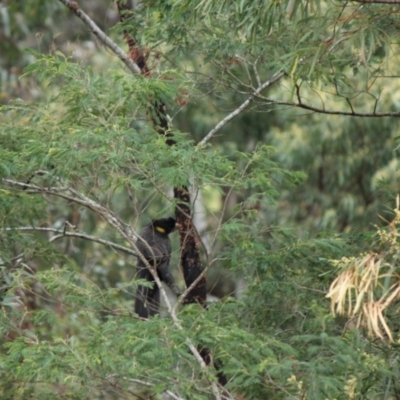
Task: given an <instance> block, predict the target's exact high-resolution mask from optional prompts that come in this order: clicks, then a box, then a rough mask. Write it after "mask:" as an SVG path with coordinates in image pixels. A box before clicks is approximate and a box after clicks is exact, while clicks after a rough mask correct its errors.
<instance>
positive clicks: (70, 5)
mask: <svg viewBox="0 0 400 400" xmlns="http://www.w3.org/2000/svg"><path fill="white" fill-rule="evenodd" d="M59 1H60V2H61V3H63V4H64V5H66V6H67V7H68V8H69V9H70V10H71V11H72V12H73V13H74V14H75V15H76V16H77V17H78V18H80V19H81V20H82V21H83V22H84V23H85V24H86V25H87V26H88V27H89V28H90V30H91V31H92V32H93V33H94V34H95V35H96V36H97V37H98V38H99V40H100V41H101V43H103V44H104V46H106V47H108V48H109V49H110V50H111V51H112V52H113V53H114V54H115V55H117V56H118V57H119V58H120V59H121V61H122V62H123V63H124V64H125V65H126V66H127V67H128V68H129V70H130V71H131V72H133V73H134V74H140V68H139V67H138V66H137V64H135V63H134V62H133V61H132V60H131V59H130V58H129V57H128V55H127V54H126V53H125V52H124V51H123V50H122V49H121V47H119V46H118V45H117V44H116V43H115V42H114V41H112V40H111V39H110V38H109V37H108V36H107V35H106V34H105V33H104V32H103V31H102V30H101V29H100V28H99V27H98V26H97V24H96V23H95V22H94V21H93V20H92V19H91V18H90V17H89V16H88V15H87V14H86V13H85V12H84V11H82V10H81V9H80V8H79V4H78V3H77V2H75V1H70V0H59Z"/></svg>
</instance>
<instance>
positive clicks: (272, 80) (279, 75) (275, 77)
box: [197, 71, 285, 146]
mask: <svg viewBox="0 0 400 400" xmlns="http://www.w3.org/2000/svg"><path fill="white" fill-rule="evenodd" d="M284 75H285V73H284V72H283V71H280V72H277V73H276V74H275V75H273V76H272V77H271V78H270V79H268V80H267V81H266V82H264V83H263V84H262V85H261V86H259V87H258V88H257V89H256V90H255V91H254V92H253V93H252V94H251V95H250V96H249V98H248V99H247V100H245V101H244V102H243V103H242V104H241V105H240V106H239V107H238V108H237V109H236V110H234V111H232V112H231V113H230V114H229V115H227V116H226V117H225V118H224V119H223V120H221V121H220V122H218V124H217V125H215V127H214V128H213V129H211V131H210V132H208V134H207V135H206V136H205V137H204V138H203V139H202V140H201V141H200V142H199V143H198V145H197V146H202V145H205V144H206V143H207V142H208V141H210V139H211V138H212V137H213V136H214V135H215V134H216V133H217V132H218V131H219V130H221V129H222V128H223V127H224V126H225V125H226V124H227V123H228V122H230V121H231V120H232V119H233V118H235V117H236V116H238V115H239V114H240V113H241V112H243V111H244V110H245V109H246V108H247V107H248V106H249V105H250V104H251V103H252V102H253V101H254V99H255V98H256V97H257V96H258V95H259V94H260V93H261V92H262V91H263V90H264V89H266V88H267V87H268V86H271V85H272V84H273V83H275V82H276V81H278V80H279V79H281V78H282V77H283V76H284Z"/></svg>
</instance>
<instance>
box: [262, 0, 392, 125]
mask: <svg viewBox="0 0 400 400" xmlns="http://www.w3.org/2000/svg"><path fill="white" fill-rule="evenodd" d="M399 1H400V0H399ZM256 97H257V99H258V100H261V101H263V102H265V103H268V104H277V105H282V106H290V107H297V108H303V109H305V110H309V111H313V112H316V113H320V114H329V115H347V116H351V117H367V118H383V117H400V112H385V113H377V112H376V111H375V110H376V104H375V107H374V111H373V112H372V113H362V112H356V111H354V110H353V109H352V111H341V110H325V108H318V107H314V106H310V105H308V104H304V103H301V102H300V103H296V102H292V101H281V100H274V99H270V98H267V97H264V96H261V95H259V94H258V95H256ZM351 108H352V106H351Z"/></svg>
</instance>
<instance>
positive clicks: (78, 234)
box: [2, 226, 138, 257]
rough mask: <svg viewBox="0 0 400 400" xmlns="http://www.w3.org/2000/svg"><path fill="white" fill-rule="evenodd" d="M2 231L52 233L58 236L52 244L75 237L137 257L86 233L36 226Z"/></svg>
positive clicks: (54, 237)
mask: <svg viewBox="0 0 400 400" xmlns="http://www.w3.org/2000/svg"><path fill="white" fill-rule="evenodd" d="M2 230H5V231H42V232H54V233H58V234H59V235H56V236H53V237H52V238H51V239H50V240H49V242H54V241H56V240H58V239H61V238H63V237H77V238H80V239H85V240H90V241H91V242H96V243H100V244H104V245H105V246H110V247H112V248H113V249H115V250H120V251H123V252H125V253H128V254H130V255H132V256H134V257H137V256H138V255H137V254H136V253H135V252H134V251H133V250H132V249H130V248H128V247H125V246H121V245H119V244H116V243H113V242H110V241H109V240H105V239H100V238H97V237H95V236H92V235H88V234H86V233H81V232H69V231H65V230H61V229H56V228H48V227H37V226H22V227H17V228H11V227H7V228H4V229H2Z"/></svg>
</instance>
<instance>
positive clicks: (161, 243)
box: [135, 218, 179, 318]
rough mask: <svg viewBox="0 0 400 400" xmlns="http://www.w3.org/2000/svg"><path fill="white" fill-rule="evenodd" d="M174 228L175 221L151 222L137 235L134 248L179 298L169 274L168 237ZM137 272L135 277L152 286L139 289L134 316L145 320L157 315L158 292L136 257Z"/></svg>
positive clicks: (158, 304) (169, 242)
mask: <svg viewBox="0 0 400 400" xmlns="http://www.w3.org/2000/svg"><path fill="white" fill-rule="evenodd" d="M175 225H176V221H175V220H174V219H173V218H160V219H156V220H153V221H152V222H151V223H150V224H149V225H147V226H145V227H144V228H143V229H142V230H141V231H140V233H139V238H138V240H137V243H136V246H137V248H138V250H139V252H140V253H141V254H142V255H143V256H144V258H145V259H146V260H147V262H148V263H149V264H150V266H151V267H152V268H154V271H155V272H156V273H157V275H158V277H159V278H160V280H161V281H163V282H165V283H166V284H167V285H168V286H169V287H170V288H171V289H172V291H173V292H174V293H175V294H176V295H179V289H178V287H177V286H176V285H175V281H174V277H173V276H172V274H171V273H170V271H169V261H170V258H171V241H170V238H169V237H168V235H169V234H170V233H171V232H172V231H173V230H174V229H175ZM137 268H138V272H137V277H138V278H139V279H145V280H147V281H149V282H151V283H152V286H151V287H146V286H139V287H138V289H137V292H136V299H135V313H136V314H138V315H139V317H142V318H148V317H149V316H151V315H155V314H158V312H159V309H160V289H159V287H158V286H157V283H156V282H155V281H154V276H153V275H152V273H151V272H150V270H149V268H148V267H147V266H146V264H145V263H144V262H143V260H142V259H141V258H140V257H138V263H137Z"/></svg>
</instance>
